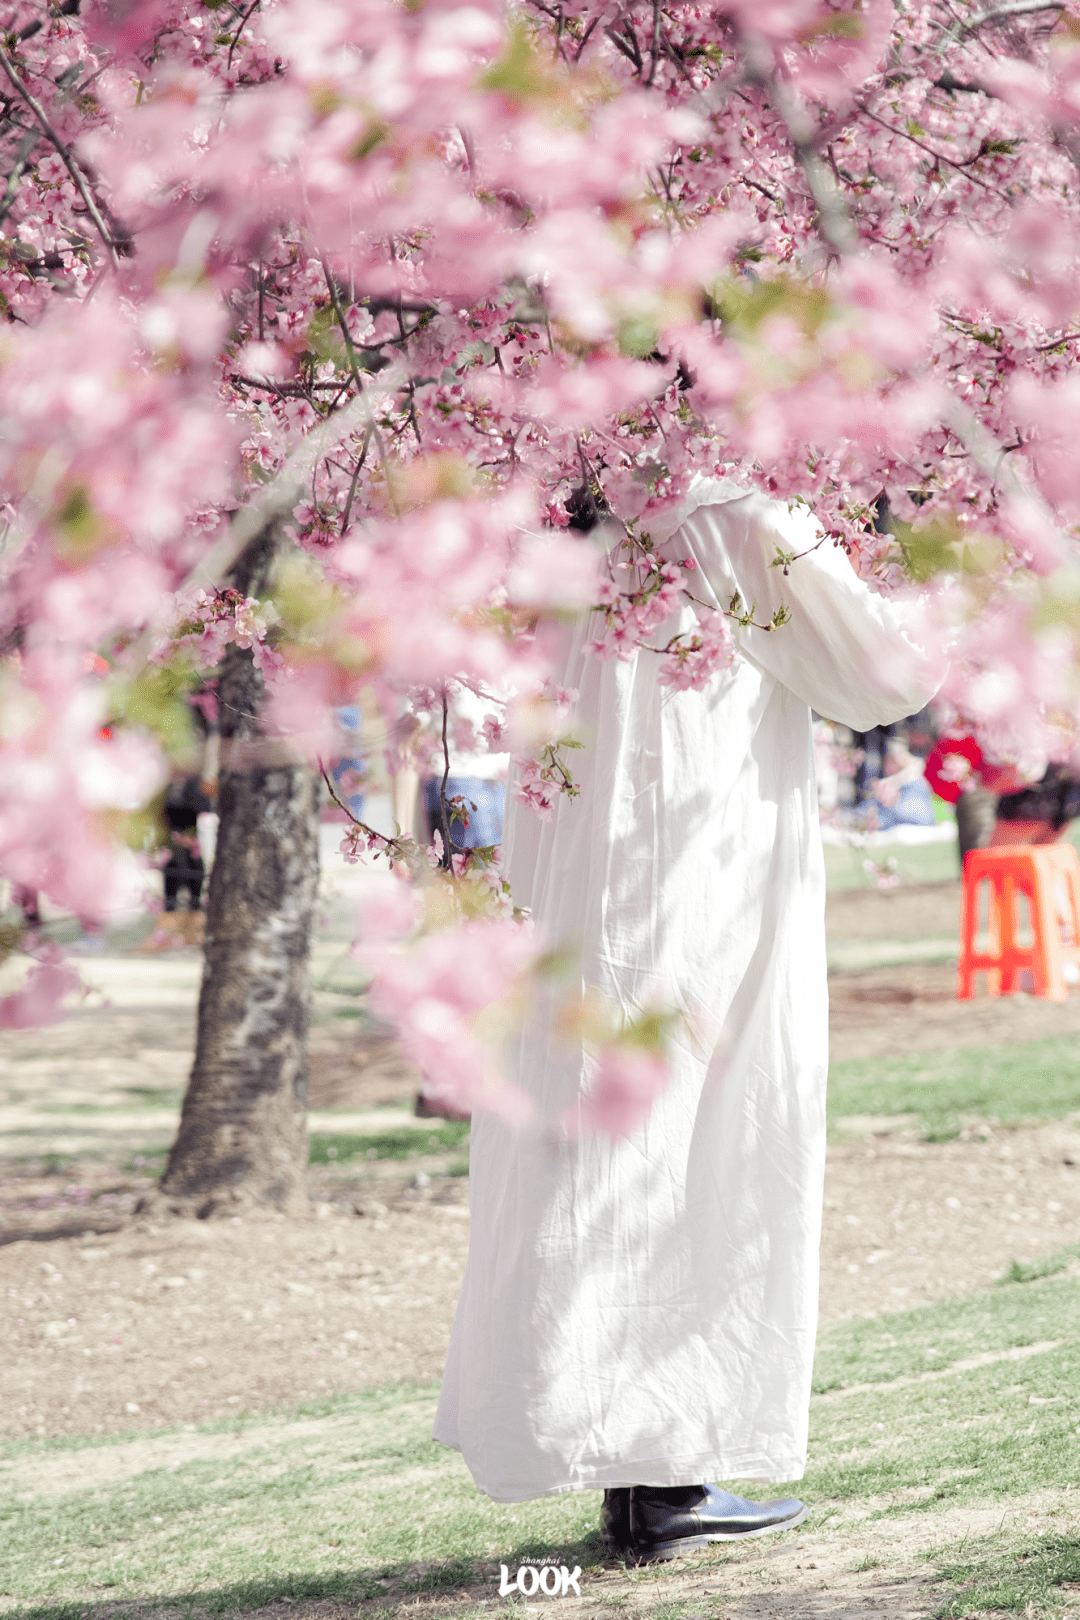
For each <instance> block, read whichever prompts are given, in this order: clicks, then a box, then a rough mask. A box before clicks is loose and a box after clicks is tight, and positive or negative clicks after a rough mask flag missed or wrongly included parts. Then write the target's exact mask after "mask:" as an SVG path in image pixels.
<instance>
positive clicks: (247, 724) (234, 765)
mask: <svg viewBox="0 0 1080 1620" xmlns="http://www.w3.org/2000/svg"><path fill="white" fill-rule="evenodd" d="M281 544H282V537H281V525H280V523H279V522H274V523H272V524H271V525H269V526H268V527H267V528H266V529H265V530H263V531H262V532H261V533H260V534H259V535H257V536H256V537H255V539H254V540H253V541H252V542H251V543H250V544H249V545H248V546H247V547H246V549H245V550H244V552H243V553H242V554H241V557H240V559H239V560H238V562H237V564H236V565H235V567H234V569H233V574H232V583H233V584H234V585H235V586H236V587H237V589H238V590H241V591H243V592H244V593H245V594H247V595H252V596H257V595H259V594H261V593H263V592H264V591H265V590H266V588H267V584H268V581H269V576H270V571H271V568H272V566H273V562H274V558H275V555H276V553H277V551H278V549H279V548H280V546H281ZM262 692H263V680H262V676H261V675H260V674H259V672H258V670H256V668H255V666H254V663H253V661H252V656H251V652H250V651H245V650H243V649H241V648H239V647H236V646H230V647H229V648H228V650H227V652H226V655H225V659H224V662H223V664H222V667H221V671H220V674H219V678H218V703H219V712H220V727H221V748H222V769H221V776H220V780H219V789H218V812H219V816H220V822H219V827H218V841H217V852H216V855H215V858H214V866H213V870H212V872H211V874H210V890H209V898H208V906H207V920H206V947H205V950H206V955H205V963H204V967H203V978H202V988H201V990H200V993H199V1018H198V1036H197V1041H196V1048H195V1062H194V1066H193V1068H192V1071H191V1079H190V1081H189V1083H188V1088H187V1092H186V1094H185V1096H184V1105H183V1112H182V1114H181V1119H180V1129H179V1132H178V1134H177V1137H176V1141H175V1142H174V1143H173V1146H172V1149H171V1151H170V1153H169V1159H168V1163H167V1165H166V1168H165V1174H164V1176H163V1177H162V1180H161V1184H160V1188H159V1189H158V1191H157V1194H156V1196H155V1197H154V1199H153V1200H152V1202H151V1203H150V1206H149V1207H150V1208H151V1209H155V1208H156V1209H159V1210H160V1209H162V1208H165V1209H169V1210H171V1211H173V1212H174V1213H176V1214H193V1215H197V1216H200V1217H202V1218H204V1219H205V1218H207V1217H209V1216H214V1215H224V1214H230V1215H231V1214H235V1213H236V1212H237V1210H238V1209H240V1208H242V1207H244V1206H249V1207H250V1206H257V1205H261V1206H263V1207H270V1208H273V1209H276V1210H280V1211H282V1212H283V1213H285V1214H295V1213H301V1212H303V1211H304V1210H306V1209H307V1207H308V1195H307V1188H306V1169H307V1112H306V1110H307V1034H308V1019H309V1011H310V1000H311V982H310V976H309V965H308V963H309V953H310V945H311V928H312V917H313V912H314V907H315V898H316V891H317V888H318V878H319V841H318V833H319V821H318V811H319V784H318V780H317V778H316V776H315V773H314V772H313V771H312V770H311V769H310V768H308V767H307V766H306V765H302V764H297V763H295V762H294V761H293V760H292V759H291V758H290V757H289V756H288V755H287V754H286V752H285V751H284V750H283V747H282V745H281V744H278V743H275V742H274V740H273V739H272V738H264V737H263V735H262V730H261V726H260V722H259V708H260V703H261V699H262Z"/></svg>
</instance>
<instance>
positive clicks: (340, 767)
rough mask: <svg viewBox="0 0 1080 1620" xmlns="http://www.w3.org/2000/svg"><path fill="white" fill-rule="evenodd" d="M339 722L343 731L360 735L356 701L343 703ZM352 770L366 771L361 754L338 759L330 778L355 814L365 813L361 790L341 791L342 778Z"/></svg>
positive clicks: (340, 796) (344, 801)
mask: <svg viewBox="0 0 1080 1620" xmlns="http://www.w3.org/2000/svg"><path fill="white" fill-rule="evenodd" d="M337 717H338V723H339V725H340V726H341V729H342V730H343V731H352V732H355V733H356V734H357V735H359V732H360V710H359V708H358V707H357V705H356V704H355V703H345V704H342V706H341V708H340V709H338V711H337ZM350 771H356V772H358V773H359V774H360V775H361V776H362V775H363V773H364V761H363V760H362V759H361V757H360V755H359V754H346V755H343V757H342V758H341V759H336V760H335V761H334V763H333V764H332V765H331V767H330V780H331V781H332V782H333V784H334V788H335V789H336V790H338V798H339V799H341V801H342V802H343V803H344V804H347V805H348V807H349V809H350V810H351V811H352V813H353V815H354V816H361V815H363V813H364V795H363V793H361V792H352V793H349V792H348V791H344V792H343V791H340V784H341V779H342V777H343V776H345V775H346V774H347V773H348V772H350Z"/></svg>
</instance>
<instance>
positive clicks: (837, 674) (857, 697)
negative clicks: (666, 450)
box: [674, 492, 947, 731]
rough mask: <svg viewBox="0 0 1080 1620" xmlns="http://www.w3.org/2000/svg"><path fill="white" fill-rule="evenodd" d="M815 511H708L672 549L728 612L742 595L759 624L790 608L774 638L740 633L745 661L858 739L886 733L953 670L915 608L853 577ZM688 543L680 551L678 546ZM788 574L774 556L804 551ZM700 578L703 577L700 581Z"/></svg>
mask: <svg viewBox="0 0 1080 1620" xmlns="http://www.w3.org/2000/svg"><path fill="white" fill-rule="evenodd" d="M819 540H821V529H820V528H819V526H818V524H817V523H816V522H815V520H814V519H813V518H812V517H811V516H810V514H809V513H808V512H805V511H803V510H798V509H797V510H795V511H790V510H789V509H788V508H787V507H786V506H784V505H783V504H782V503H781V502H779V501H774V500H770V499H769V498H768V496H766V495H762V494H759V493H756V492H755V493H751V494H748V495H744V496H742V497H740V498H739V499H737V500H732V501H725V502H724V503H723V505H720V506H701V507H698V509H697V510H696V511H695V512H694V513H693V514H692V516H690V517H689V518H687V519H686V520H685V522H684V523H683V524H682V526H681V528H680V529H679V531H678V535H677V537H676V547H675V548H674V549H676V550H680V549H685V552H686V554H687V555H689V556H692V557H693V559H694V561H695V562H696V563H697V565H698V568H699V569H700V570H701V575H704V580H705V581H706V582H707V588H706V590H705V591H704V592H700V591H698V590H695V591H694V594H695V595H701V596H702V598H703V600H705V601H709V600H710V598H712V599H713V600H715V602H716V603H717V604H718V605H719V606H720V607H722V608H727V607H728V606H729V604H730V601H731V598H732V596H733V594H734V593H735V592H736V591H737V592H738V593H739V595H740V596H741V598H742V601H743V604H744V610H745V611H749V609H750V607H751V606H753V608H754V619H755V621H756V625H762V624H768V622H769V621H770V620H771V618H772V615H773V613H774V612H775V611H776V609H777V608H778V607H779V606H780V604H781V603H782V602H783V603H784V604H785V605H786V607H787V608H788V610H789V612H790V615H791V616H790V619H789V621H788V623H786V624H784V625H782V626H781V627H780V628H779V629H777V630H762V629H758V628H756V625H755V626H750V627H747V628H745V629H739V630H737V631H736V636H737V639H738V642H739V645H740V647H741V648H742V650H743V651H744V652H745V653H746V654H747V656H748V657H749V658H750V659H751V660H752V661H753V662H754V663H755V664H757V665H758V666H759V667H760V668H761V669H763V670H764V671H765V672H766V673H767V674H769V675H771V676H773V677H774V679H775V680H777V681H779V682H780V683H781V684H782V685H784V686H786V687H787V688H788V689H789V690H790V691H792V692H794V693H795V694H796V695H797V696H798V697H800V698H802V699H803V701H804V702H805V703H808V704H809V705H810V707H811V708H812V709H816V710H817V712H818V713H819V714H820V715H823V716H824V717H825V718H826V719H829V720H840V721H842V722H843V723H844V724H845V725H848V726H851V727H852V728H853V729H854V730H855V731H868V730H869V729H870V728H871V727H872V726H878V725H888V724H889V723H891V722H892V721H894V720H900V719H903V717H904V716H905V715H908V714H914V713H915V712H916V711H917V710H918V709H921V708H922V707H923V706H924V705H925V704H926V703H928V702H929V701H930V699H931V698H932V697H933V695H934V693H935V692H936V691H937V689H938V687H939V686H940V685H941V682H942V680H943V679H944V676H945V671H946V668H947V662H946V659H945V656H944V654H943V653H942V652H941V651H940V650H935V651H931V650H929V649H928V647H927V646H926V645H925V641H926V640H927V639H928V638H927V637H926V635H925V632H922V631H921V626H922V623H923V614H922V613H921V611H920V610H919V608H918V605H917V604H915V603H912V602H908V601H904V600H892V599H890V598H888V597H885V596H880V595H879V594H878V593H877V592H876V591H872V590H871V589H870V587H869V586H868V585H867V584H866V583H865V582H864V581H863V580H861V579H860V578H859V577H858V575H857V574H856V573H855V571H854V569H853V568H852V566H851V564H850V563H849V562H848V560H847V557H846V556H845V555H844V553H843V551H842V550H841V549H840V548H839V547H838V546H836V545H834V544H833V542H832V541H831V540H825V541H824V543H823V544H821V545H818V541H819ZM680 542H681V545H680ZM810 547H816V548H817V549H815V550H809V554H808V555H806V556H800V557H799V558H798V560H797V561H796V562H793V563H792V564H791V566H790V568H789V569H788V572H787V573H786V574H785V573H784V570H783V568H772V567H770V564H771V563H772V561H773V559H774V558H775V556H776V554H777V551H778V550H781V551H784V552H807V551H808V548H810ZM699 578H700V576H699Z"/></svg>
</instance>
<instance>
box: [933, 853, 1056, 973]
mask: <svg viewBox="0 0 1080 1620" xmlns="http://www.w3.org/2000/svg"><path fill="white" fill-rule="evenodd" d="M983 883H989V885H990V948H989V950H988V951H986V952H985V953H982V952H979V951H977V950H976V948H975V931H976V928H977V926H978V920H979V888H980V885H981V884H983ZM1017 891H1019V892H1020V893H1021V894H1024V895H1026V896H1027V900H1028V905H1029V907H1030V909H1031V931H1032V934H1033V936H1034V937H1033V940H1032V943H1031V945H1030V946H1024V945H1018V944H1017V942H1016V898H1017ZM1063 936H1067V937H1063ZM1068 962H1072V963H1075V964H1076V966H1077V968H1078V970H1080V856H1078V855H1077V853H1076V850H1075V849H1074V848H1073V846H1072V845H1071V844H1002V845H1001V846H1000V847H999V848H996V849H972V850H969V851H968V853H967V855H966V856H965V858H964V899H963V906H962V909H961V913H960V975H959V983H958V985H957V990H956V995H957V999H958V1000H960V1001H967V1000H968V999H969V998H970V997H971V996H972V995H973V993H974V979H975V975H976V973H985V974H986V987H987V991H988V992H989V994H990V995H992V996H1000V995H1003V994H1007V993H1008V992H1010V991H1013V990H1019V989H1020V982H1019V981H1020V974H1021V973H1022V972H1027V973H1030V974H1031V977H1032V981H1033V984H1034V989H1035V994H1036V995H1037V996H1044V997H1045V998H1046V1000H1048V1001H1064V1000H1065V999H1066V997H1067V995H1068V991H1067V990H1066V988H1065V975H1064V969H1065V965H1066V963H1068Z"/></svg>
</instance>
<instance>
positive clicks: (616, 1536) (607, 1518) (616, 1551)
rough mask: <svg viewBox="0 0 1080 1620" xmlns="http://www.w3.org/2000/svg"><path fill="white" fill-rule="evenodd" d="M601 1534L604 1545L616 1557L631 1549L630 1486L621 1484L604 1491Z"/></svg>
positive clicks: (601, 1509) (601, 1510)
mask: <svg viewBox="0 0 1080 1620" xmlns="http://www.w3.org/2000/svg"><path fill="white" fill-rule="evenodd" d="M600 1535H601V1538H602V1540H603V1543H604V1546H605V1547H606V1548H607V1550H608V1552H609V1553H611V1555H612V1556H613V1557H615V1558H621V1557H622V1556H623V1555H624V1554H625V1553H628V1552H629V1551H630V1546H631V1542H630V1487H629V1485H620V1486H618V1487H616V1489H614V1490H610V1491H605V1492H604V1501H603V1505H602V1506H601V1508H600Z"/></svg>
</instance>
